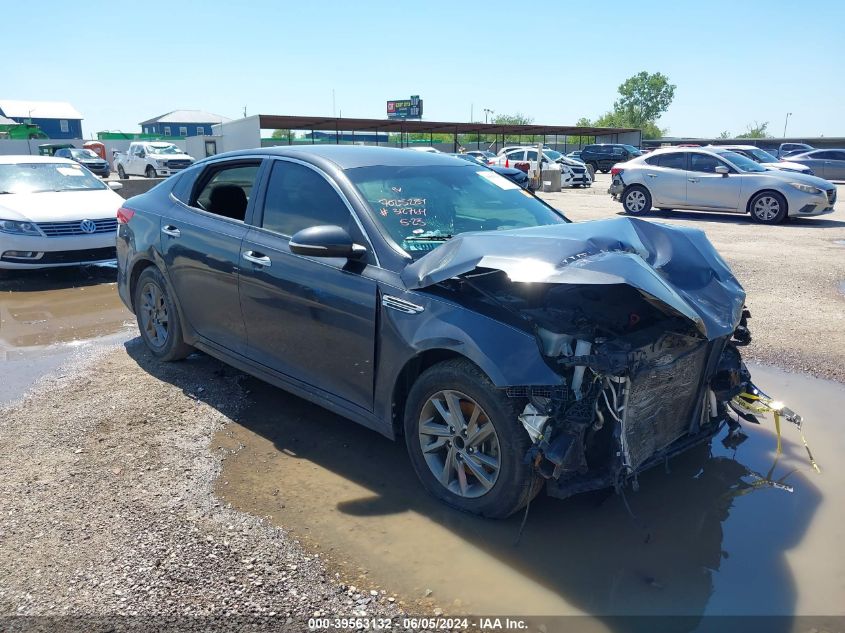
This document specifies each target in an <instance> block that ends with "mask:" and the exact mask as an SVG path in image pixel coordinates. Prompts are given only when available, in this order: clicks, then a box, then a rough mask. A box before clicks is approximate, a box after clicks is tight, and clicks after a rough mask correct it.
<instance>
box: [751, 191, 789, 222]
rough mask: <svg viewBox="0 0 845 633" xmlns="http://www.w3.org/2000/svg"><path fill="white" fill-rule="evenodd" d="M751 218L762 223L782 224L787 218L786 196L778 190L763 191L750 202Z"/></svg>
mask: <svg viewBox="0 0 845 633" xmlns="http://www.w3.org/2000/svg"><path fill="white" fill-rule="evenodd" d="M748 210H749V211H750V213H751V219H752V220H754V221H755V222H759V223H760V224H780V223H781V222H783V221H784V219H785V218H786V213H787V209H786V198H784V197H783V196H782V195H780V194H779V193H778V192H777V191H761V192H760V193H758V194H757V195H755V196H754V197H753V198H751V202H749V203H748Z"/></svg>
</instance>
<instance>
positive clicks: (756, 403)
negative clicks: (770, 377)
mask: <svg viewBox="0 0 845 633" xmlns="http://www.w3.org/2000/svg"><path fill="white" fill-rule="evenodd" d="M734 399H735V400H740V402H737V404H738V405H739V406H742V407H744V408H746V409H748V410H749V411H753V412H754V413H771V414H772V416H773V417H774V419H775V433H776V434H777V453H776V454H777V455H780V454H781V440H780V410H779V409H773V408H772V407H771V406H770V405H771V403H772V402H774V400H772V399H771V398H768V397H763V396H755V395H754V394H750V393H746V392H743V393H741V394H739V395H738V396H735V397H734ZM798 428H799V430H800V432H801V441H802V442H803V443H804V448H806V449H807V457H809V459H810V465H811V466H812V467H813V470H815V471H816V472H817V473H818V474H821V472H822V471H821V469H820V468H819V465H818V464H817V463H816V460H815V459H814V458H813V452H812V451H811V450H810V445H809V444H808V443H807V438H806V437H804V429H803V428H802V426H801V425H799V426H798Z"/></svg>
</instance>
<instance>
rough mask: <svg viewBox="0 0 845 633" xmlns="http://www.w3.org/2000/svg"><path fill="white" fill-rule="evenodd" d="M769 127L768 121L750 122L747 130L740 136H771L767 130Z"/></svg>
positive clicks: (746, 127)
mask: <svg viewBox="0 0 845 633" xmlns="http://www.w3.org/2000/svg"><path fill="white" fill-rule="evenodd" d="M768 128H769V122H768V121H763V122H762V123H758V122H757V121H754V123H753V124H751V123H749V124H748V125H747V126H745V132H743V133H742V135H741V137H740V138H771V134H769V133H768V131H767V130H768Z"/></svg>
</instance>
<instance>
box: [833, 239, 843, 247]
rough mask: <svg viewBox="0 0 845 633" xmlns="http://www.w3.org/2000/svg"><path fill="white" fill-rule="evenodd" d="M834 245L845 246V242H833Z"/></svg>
mask: <svg viewBox="0 0 845 633" xmlns="http://www.w3.org/2000/svg"><path fill="white" fill-rule="evenodd" d="M833 243H834V244H836V245H837V246H845V240H833Z"/></svg>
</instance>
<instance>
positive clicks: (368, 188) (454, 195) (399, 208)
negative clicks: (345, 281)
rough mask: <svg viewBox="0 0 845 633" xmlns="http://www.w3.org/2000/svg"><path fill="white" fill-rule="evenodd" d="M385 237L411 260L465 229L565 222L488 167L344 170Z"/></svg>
mask: <svg viewBox="0 0 845 633" xmlns="http://www.w3.org/2000/svg"><path fill="white" fill-rule="evenodd" d="M346 174H347V176H348V177H349V179H350V180H351V181H352V183H353V184H354V185H355V186H356V187H357V188H358V190H359V191H360V192H361V195H362V197H363V198H364V200H366V201H367V203H368V204H369V206H370V209H371V210H372V213H373V216H374V217H375V218H377V219H378V221H379V223H380V224H381V226H382V228H383V229H384V231H385V233H387V234H388V235H389V236H390V238H391V239H392V240H393V241H395V242H396V243H397V244H398V245H399V246H400V247H401V248H403V249H404V250H405V251H406V252H407V253H409V254H410V255H411V256H412V257H418V256H421V255H423V254H425V252H427V251H430V250H431V249H432V248H433V247H435V246H436V245H437V244H438V243H441V242H443V241H445V240H447V239H449V238H450V237H452V236H453V235H456V234H458V233H464V232H467V231H502V230H505V229H516V228H522V227H531V226H544V225H548V224H563V223H565V222H567V221H568V220H566V218H564V217H563V216H562V215H561V214H559V213H558V212H556V211H555V210H554V209H552V208H551V207H549V206H547V205H546V204H544V203H543V202H541V201H540V200H539V199H537V198H535V197H534V196H532V195H531V194H530V193H527V192H526V191H524V190H523V189H522V188H521V187H520V186H519V185H517V184H516V183H514V182H513V181H511V180H509V179H507V178H505V177H503V176H500V175H499V174H497V173H495V172H494V171H491V170H489V169H484V168H479V167H478V166H473V165H470V164H467V165H466V166H464V165H454V166H451V165H426V166H413V167H395V166H385V165H374V166H370V167H357V168H354V169H348V170H347V171H346Z"/></svg>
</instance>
